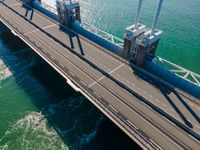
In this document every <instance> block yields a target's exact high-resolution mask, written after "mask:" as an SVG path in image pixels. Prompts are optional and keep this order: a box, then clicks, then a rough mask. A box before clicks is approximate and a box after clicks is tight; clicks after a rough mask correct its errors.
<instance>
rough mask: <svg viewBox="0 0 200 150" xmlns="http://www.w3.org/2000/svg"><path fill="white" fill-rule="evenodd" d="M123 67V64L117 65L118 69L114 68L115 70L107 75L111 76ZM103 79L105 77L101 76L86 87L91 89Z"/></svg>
mask: <svg viewBox="0 0 200 150" xmlns="http://www.w3.org/2000/svg"><path fill="white" fill-rule="evenodd" d="M123 66H124V64H121V65H119V66H118V67H116V68H115V69H113V70H112V71H110V72H109V74H112V73H113V72H115V71H117V70H118V69H120V68H121V67H123ZM105 77H106V76H102V77H101V78H99V79H98V80H96V81H94V82H93V83H92V84H90V85H89V86H88V87H89V88H91V87H92V86H94V85H95V84H97V83H98V82H100V81H101V80H103V79H104V78H105Z"/></svg>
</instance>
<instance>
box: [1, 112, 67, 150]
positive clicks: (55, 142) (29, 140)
mask: <svg viewBox="0 0 200 150" xmlns="http://www.w3.org/2000/svg"><path fill="white" fill-rule="evenodd" d="M0 149H1V150H14V149H15V150H17V149H19V150H49V149H52V150H68V147H66V145H65V144H64V143H63V142H62V140H61V138H60V137H59V135H58V134H57V132H56V131H55V130H54V129H53V128H51V127H49V126H48V124H47V120H46V118H45V116H44V115H42V114H41V113H38V112H32V113H30V114H28V115H27V116H25V117H24V118H23V119H20V120H18V121H17V122H16V123H15V124H14V125H12V126H11V127H10V129H8V130H7V131H6V133H5V135H4V136H3V137H2V138H1V139H0Z"/></svg>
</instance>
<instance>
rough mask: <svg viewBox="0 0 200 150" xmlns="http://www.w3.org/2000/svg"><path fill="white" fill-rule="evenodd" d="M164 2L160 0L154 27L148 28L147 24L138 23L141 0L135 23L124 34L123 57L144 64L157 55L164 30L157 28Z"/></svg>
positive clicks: (137, 63)
mask: <svg viewBox="0 0 200 150" xmlns="http://www.w3.org/2000/svg"><path fill="white" fill-rule="evenodd" d="M162 2H163V0H160V1H159V4H158V8H157V11H156V15H155V17H154V20H153V24H152V28H151V29H150V30H147V29H146V26H145V25H143V24H140V23H138V19H139V14H140V10H141V5H142V0H139V4H138V10H137V15H136V21H135V24H134V25H133V26H130V27H128V28H127V29H126V31H125V36H124V37H125V38H124V48H123V52H122V57H123V58H125V59H128V60H129V61H130V62H131V63H134V64H136V65H138V66H142V65H143V62H144V61H145V60H146V59H147V60H152V59H153V58H154V57H155V53H156V49H157V46H158V43H159V40H160V35H161V33H162V31H160V30H158V29H156V25H157V23H158V18H159V15H160V10H161V7H162Z"/></svg>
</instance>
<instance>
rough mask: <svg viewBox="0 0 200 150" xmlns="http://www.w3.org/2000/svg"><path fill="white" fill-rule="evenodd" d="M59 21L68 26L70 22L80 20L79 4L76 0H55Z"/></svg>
mask: <svg viewBox="0 0 200 150" xmlns="http://www.w3.org/2000/svg"><path fill="white" fill-rule="evenodd" d="M56 7H57V12H58V17H59V22H60V23H61V24H63V25H65V26H67V27H70V23H71V22H75V21H79V22H81V15H80V5H79V2H77V1H76V0H64V1H63V0H56Z"/></svg>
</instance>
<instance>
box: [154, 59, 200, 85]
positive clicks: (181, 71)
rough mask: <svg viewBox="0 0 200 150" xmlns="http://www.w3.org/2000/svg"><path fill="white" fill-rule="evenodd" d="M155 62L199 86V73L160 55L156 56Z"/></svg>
mask: <svg viewBox="0 0 200 150" xmlns="http://www.w3.org/2000/svg"><path fill="white" fill-rule="evenodd" d="M156 63H157V64H160V65H162V66H163V67H165V68H166V69H168V70H169V71H171V72H173V73H175V74H176V75H178V76H180V77H181V78H183V79H185V80H187V81H190V82H192V83H194V84H196V85H198V86H200V75H198V74H196V73H194V72H192V71H190V70H188V69H185V68H183V67H181V66H178V65H176V64H174V63H172V62H170V61H168V60H166V59H164V58H161V57H156Z"/></svg>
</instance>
